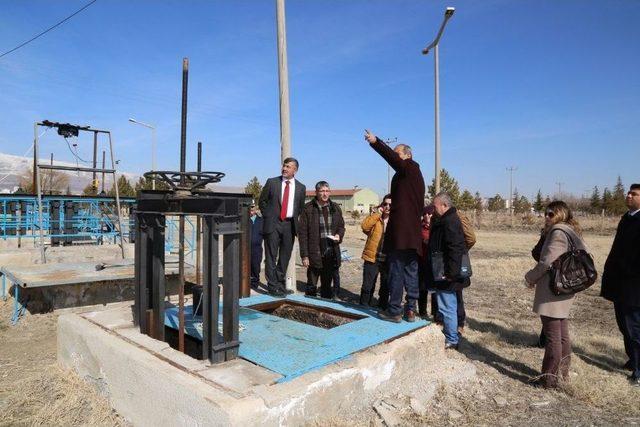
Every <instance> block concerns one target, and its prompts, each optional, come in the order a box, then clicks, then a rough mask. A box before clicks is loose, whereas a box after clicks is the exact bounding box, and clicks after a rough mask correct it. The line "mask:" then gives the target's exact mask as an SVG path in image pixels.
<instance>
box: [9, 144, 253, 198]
mask: <svg viewBox="0 0 640 427" xmlns="http://www.w3.org/2000/svg"><path fill="white" fill-rule="evenodd" d="M40 163H41V164H42V163H46V164H48V163H49V159H41V160H40ZM53 164H54V165H58V166H74V167H75V166H76V164H75V163H70V162H59V161H56V160H54V161H53ZM32 165H33V157H22V156H14V155H12V154H4V153H0V194H2V193H4V194H6V193H13V192H15V191H16V190H17V189H18V187H19V186H20V177H21V176H24V175H25V174H26V173H27V171H29V170H31V167H32ZM80 166H82V167H87V165H84V164H83V165H80ZM60 172H61V173H64V174H67V175H68V176H69V189H70V190H71V193H72V194H81V193H82V190H84V188H85V187H86V186H87V185H88V184H90V183H91V179H92V175H93V174H92V173H91V172H71V171H60ZM117 174H118V177H119V176H120V175H124V176H126V177H127V179H128V180H129V182H130V183H131V185H135V183H136V182H138V180H139V179H140V177H141V176H142V175H140V174H135V173H130V172H121V171H118V172H117ZM101 179H102V174H100V173H98V180H99V181H100V180H101ZM99 185H100V186H102V183H101V182H100V184H99ZM111 186H112V179H111V176H110V174H105V185H104V187H105V189H107V190H108V189H109V188H111ZM214 188H215V191H219V192H221V193H238V192H239V193H243V192H244V188H243V187H234V186H222V185H216V186H215V187H214Z"/></svg>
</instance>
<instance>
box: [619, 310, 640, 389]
mask: <svg viewBox="0 0 640 427" xmlns="http://www.w3.org/2000/svg"><path fill="white" fill-rule="evenodd" d="M613 308H614V310H615V313H616V322H617V323H618V329H620V332H621V333H622V338H623V340H624V351H625V352H626V353H627V356H628V357H629V361H630V362H631V369H632V370H633V376H634V378H640V307H633V306H629V305H626V304H623V303H619V302H615V303H613Z"/></svg>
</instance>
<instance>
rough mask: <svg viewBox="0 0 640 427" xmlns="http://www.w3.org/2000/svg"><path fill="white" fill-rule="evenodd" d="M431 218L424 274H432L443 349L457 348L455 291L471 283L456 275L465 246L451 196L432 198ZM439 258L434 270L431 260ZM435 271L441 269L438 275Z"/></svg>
mask: <svg viewBox="0 0 640 427" xmlns="http://www.w3.org/2000/svg"><path fill="white" fill-rule="evenodd" d="M433 205H434V207H435V219H432V222H431V230H430V234H429V253H428V256H427V274H429V276H428V277H432V278H433V283H434V286H435V288H436V298H437V301H438V313H439V314H441V315H442V323H443V326H444V327H443V331H442V332H443V333H444V338H445V348H446V349H457V348H458V341H459V339H460V335H459V333H458V309H457V297H456V291H458V290H461V289H463V288H466V287H467V286H469V285H470V284H471V282H470V281H469V279H468V278H463V277H461V276H460V268H461V266H462V256H463V255H464V254H465V253H466V251H467V248H466V246H465V243H464V231H463V229H462V223H461V222H460V217H459V216H458V215H457V214H456V208H455V207H453V204H452V202H451V197H450V196H449V195H448V194H447V193H439V194H438V195H437V196H436V197H435V198H434V199H433ZM434 259H435V260H436V261H437V260H439V259H441V260H442V264H443V269H442V271H441V272H438V271H434V270H433V267H434V264H433V261H434ZM439 273H444V275H443V276H440V274H439ZM436 276H438V277H436Z"/></svg>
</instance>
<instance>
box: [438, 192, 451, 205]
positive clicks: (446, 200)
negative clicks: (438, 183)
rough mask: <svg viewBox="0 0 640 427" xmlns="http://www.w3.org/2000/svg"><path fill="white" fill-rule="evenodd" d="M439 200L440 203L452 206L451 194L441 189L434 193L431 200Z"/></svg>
mask: <svg viewBox="0 0 640 427" xmlns="http://www.w3.org/2000/svg"><path fill="white" fill-rule="evenodd" d="M436 200H439V201H440V202H441V203H442V204H445V205H447V206H449V207H453V202H452V201H451V195H450V194H449V193H447V192H446V191H441V192H439V193H438V194H436V197H434V198H433V201H434V202H435V201H436Z"/></svg>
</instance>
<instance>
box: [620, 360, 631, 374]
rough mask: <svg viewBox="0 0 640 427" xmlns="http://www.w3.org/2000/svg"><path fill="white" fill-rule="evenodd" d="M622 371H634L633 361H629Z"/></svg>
mask: <svg viewBox="0 0 640 427" xmlns="http://www.w3.org/2000/svg"><path fill="white" fill-rule="evenodd" d="M622 369H624V370H625V371H633V366H632V365H631V360H627V363H625V364H624V365H622Z"/></svg>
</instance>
